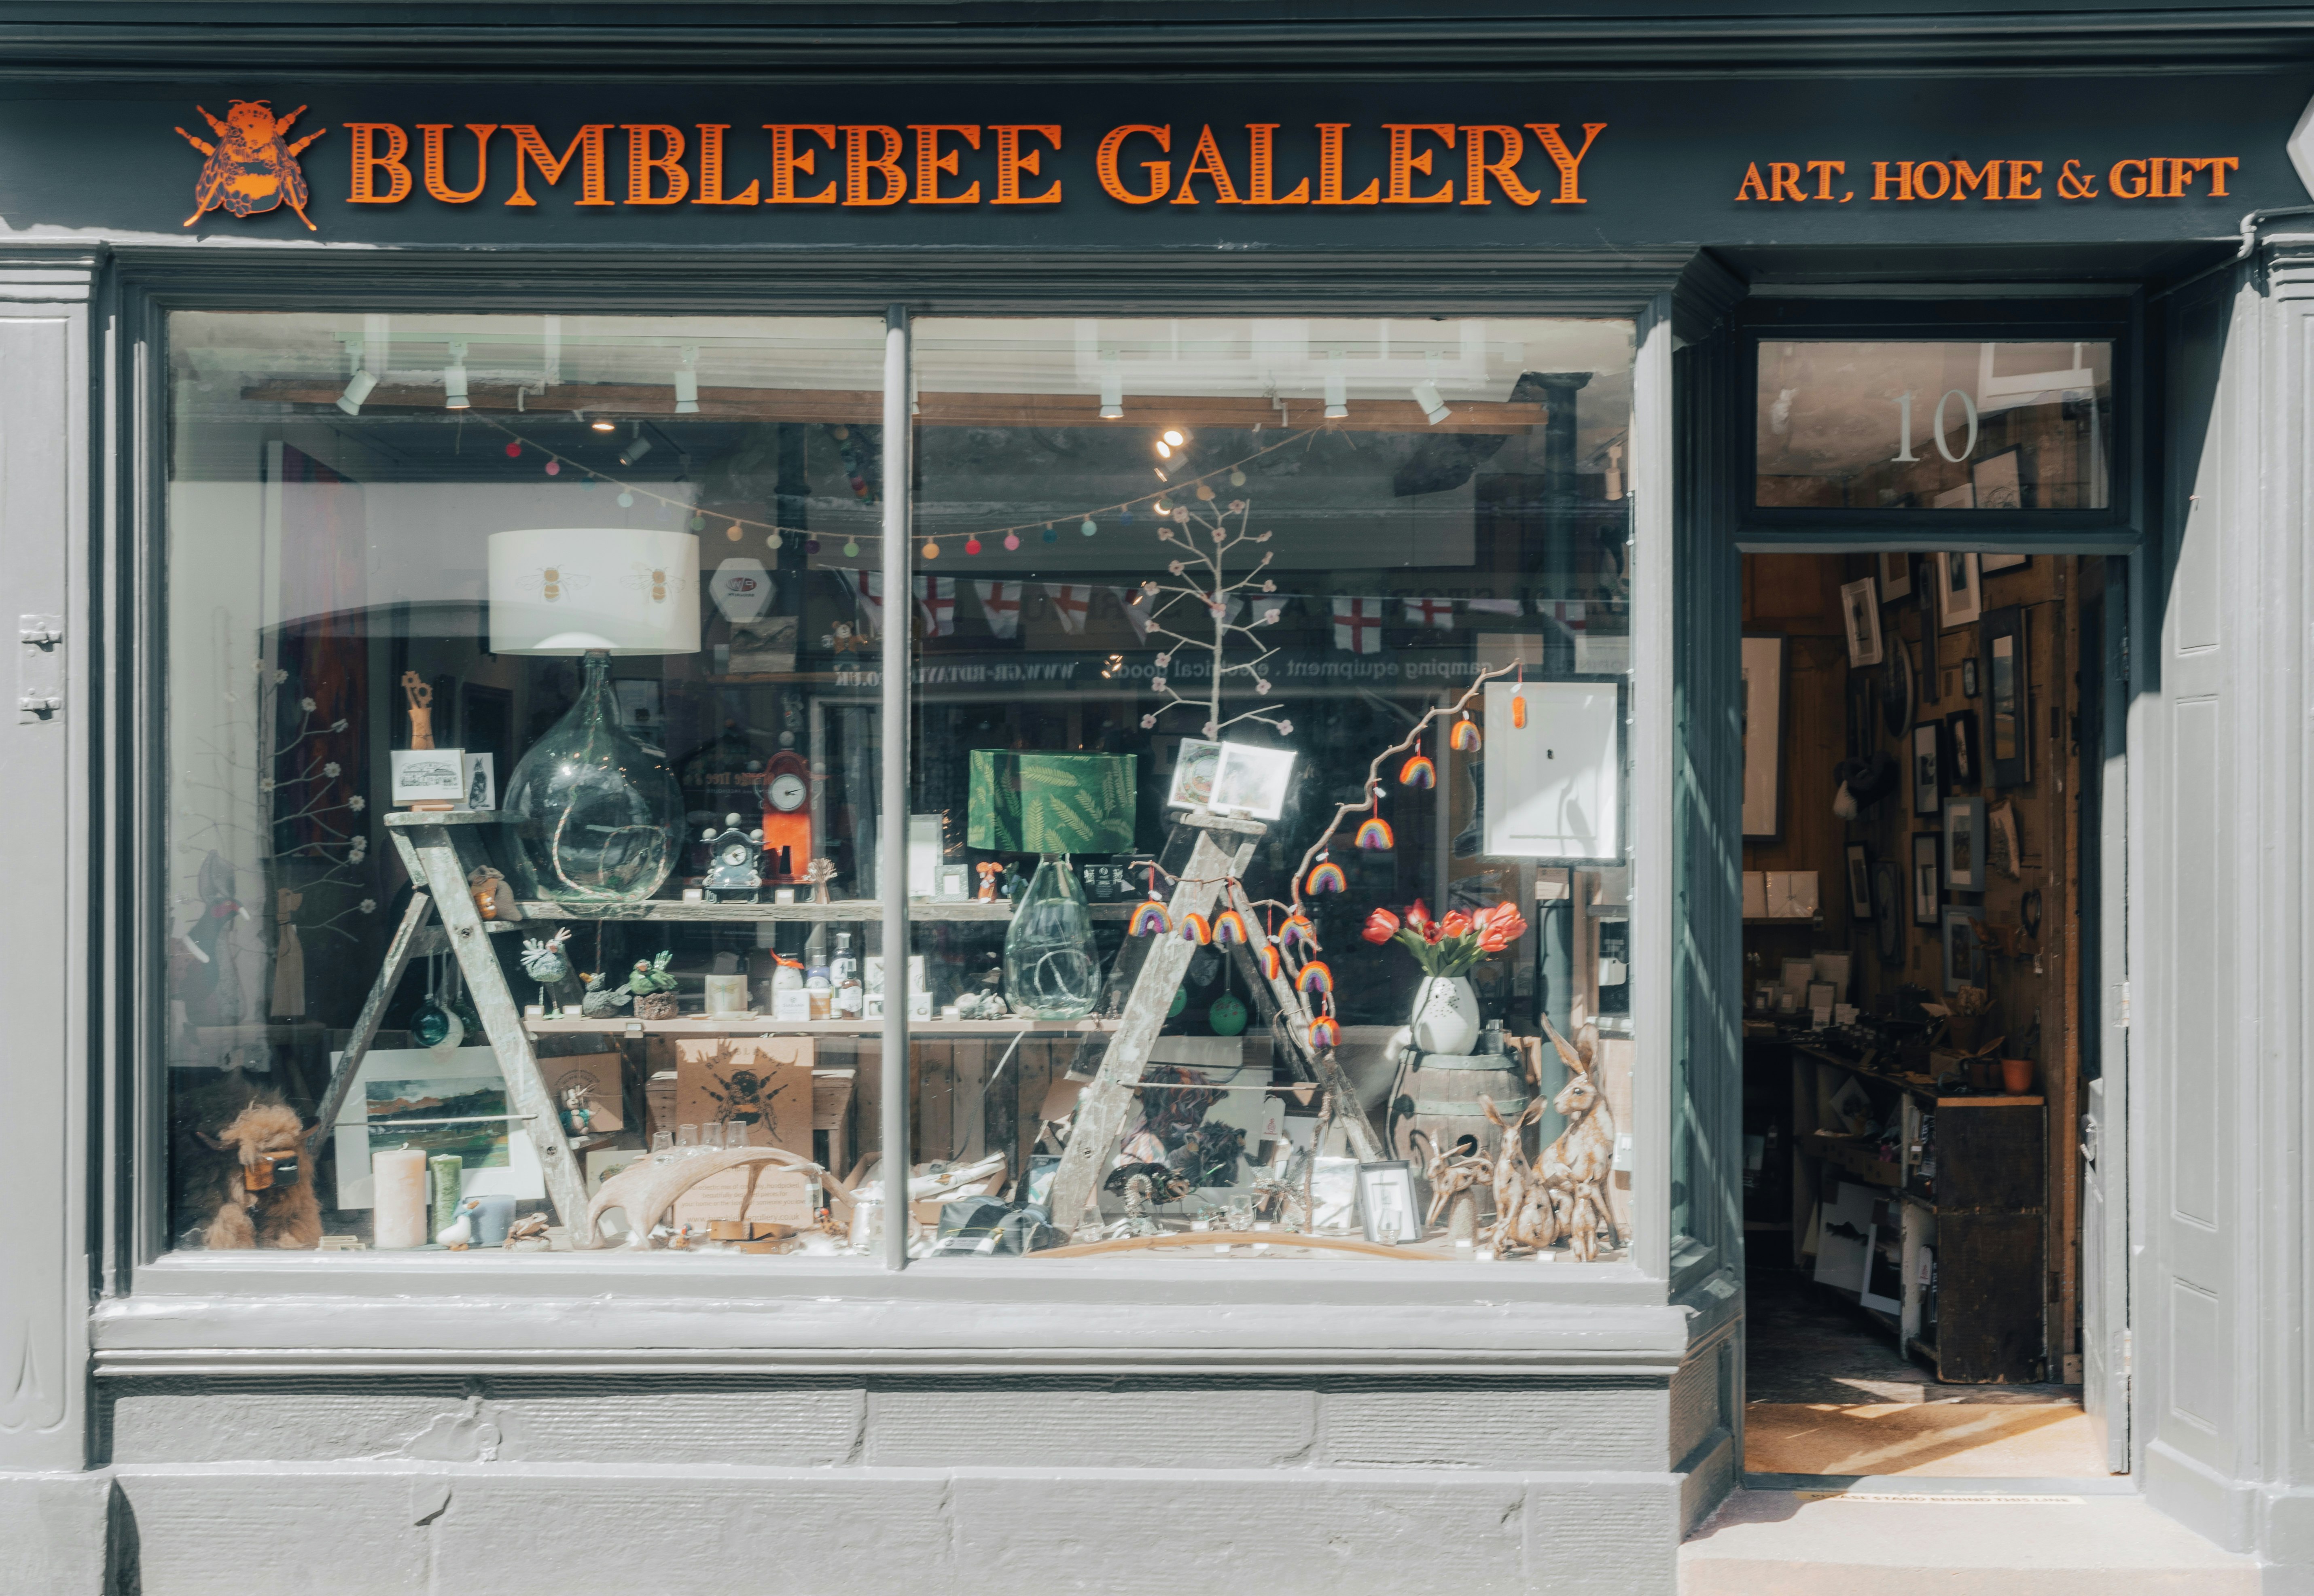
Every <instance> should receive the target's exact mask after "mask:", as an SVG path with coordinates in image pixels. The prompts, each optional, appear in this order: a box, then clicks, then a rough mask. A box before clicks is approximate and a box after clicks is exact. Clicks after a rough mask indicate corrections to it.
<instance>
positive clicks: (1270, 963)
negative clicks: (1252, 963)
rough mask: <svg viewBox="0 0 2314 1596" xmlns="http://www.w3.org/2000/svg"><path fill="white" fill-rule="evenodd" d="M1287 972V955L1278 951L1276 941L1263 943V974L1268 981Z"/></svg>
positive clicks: (1263, 977)
mask: <svg viewBox="0 0 2314 1596" xmlns="http://www.w3.org/2000/svg"><path fill="white" fill-rule="evenodd" d="M1261 974H1262V979H1264V980H1266V981H1275V980H1276V979H1277V978H1278V977H1279V976H1280V975H1282V974H1285V955H1284V954H1282V953H1280V952H1278V951H1277V944H1276V943H1275V942H1264V943H1263V944H1262V945H1261Z"/></svg>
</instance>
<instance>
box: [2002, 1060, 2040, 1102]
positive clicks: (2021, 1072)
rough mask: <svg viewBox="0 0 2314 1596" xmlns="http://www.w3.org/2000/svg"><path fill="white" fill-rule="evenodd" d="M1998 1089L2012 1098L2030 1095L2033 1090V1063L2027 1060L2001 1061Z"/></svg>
mask: <svg viewBox="0 0 2314 1596" xmlns="http://www.w3.org/2000/svg"><path fill="white" fill-rule="evenodd" d="M2000 1089H2001V1090H2003V1091H2005V1092H2007V1093H2008V1094H2009V1096H2010V1097H2012V1098H2021V1097H2025V1096H2026V1095H2027V1094H2028V1093H2030V1092H2031V1091H2032V1089H2033V1061H2032V1060H2031V1059H2028V1058H2005V1059H2002V1060H2001V1061H2000Z"/></svg>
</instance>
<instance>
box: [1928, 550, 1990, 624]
mask: <svg viewBox="0 0 2314 1596" xmlns="http://www.w3.org/2000/svg"><path fill="white" fill-rule="evenodd" d="M1935 565H1936V568H1937V624H1938V626H1939V628H1941V629H1942V630H1946V631H1949V630H1952V629H1953V628H1954V627H1956V626H1974V624H1975V623H1976V622H1977V619H1978V617H1980V616H1981V615H1983V613H1984V588H1983V583H1982V581H1981V579H1980V578H1979V575H1978V572H1977V567H1976V556H1975V555H1974V554H1951V553H1946V554H1939V555H1938V556H1936V559H1935Z"/></svg>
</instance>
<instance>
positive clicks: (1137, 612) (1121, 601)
mask: <svg viewBox="0 0 2314 1596" xmlns="http://www.w3.org/2000/svg"><path fill="white" fill-rule="evenodd" d="M1109 591H1110V592H1111V593H1114V594H1115V595H1117V607H1118V608H1119V609H1121V610H1123V611H1124V612H1125V621H1126V625H1128V626H1130V627H1132V628H1133V636H1134V639H1135V640H1136V641H1138V642H1144V643H1145V642H1147V641H1148V640H1149V623H1150V622H1152V621H1154V620H1155V619H1156V618H1157V601H1156V600H1155V599H1153V598H1152V597H1150V596H1149V595H1147V594H1146V593H1144V592H1143V591H1142V590H1141V589H1140V588H1138V587H1112V588H1110V589H1109Z"/></svg>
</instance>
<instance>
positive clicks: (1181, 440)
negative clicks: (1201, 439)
mask: <svg viewBox="0 0 2314 1596" xmlns="http://www.w3.org/2000/svg"><path fill="white" fill-rule="evenodd" d="M1165 441H1166V442H1167V443H1169V444H1170V445H1173V446H1174V447H1175V448H1177V449H1178V448H1179V447H1180V446H1181V445H1183V444H1186V443H1188V441H1189V440H1188V436H1186V435H1184V434H1183V433H1182V432H1181V430H1180V429H1179V428H1174V427H1168V428H1166V429H1165Z"/></svg>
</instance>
